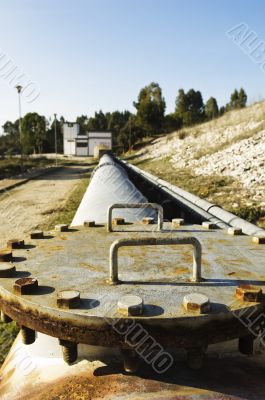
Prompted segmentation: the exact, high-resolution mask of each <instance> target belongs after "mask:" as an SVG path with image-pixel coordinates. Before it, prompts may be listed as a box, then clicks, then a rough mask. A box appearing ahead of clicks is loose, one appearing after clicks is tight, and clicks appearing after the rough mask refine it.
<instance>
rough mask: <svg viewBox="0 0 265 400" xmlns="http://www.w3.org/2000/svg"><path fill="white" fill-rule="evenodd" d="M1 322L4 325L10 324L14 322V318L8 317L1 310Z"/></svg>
mask: <svg viewBox="0 0 265 400" xmlns="http://www.w3.org/2000/svg"><path fill="white" fill-rule="evenodd" d="M1 321H2V322H3V323H4V324H9V323H10V322H12V321H13V320H12V318H10V317H9V316H8V315H6V314H5V313H4V312H3V311H2V310H1Z"/></svg>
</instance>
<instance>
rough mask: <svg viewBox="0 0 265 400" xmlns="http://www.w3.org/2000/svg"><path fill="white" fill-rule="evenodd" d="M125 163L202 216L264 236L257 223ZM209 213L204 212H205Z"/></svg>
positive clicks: (223, 225) (246, 232)
mask: <svg viewBox="0 0 265 400" xmlns="http://www.w3.org/2000/svg"><path fill="white" fill-rule="evenodd" d="M121 162H122V163H124V164H125V165H126V166H127V168H129V169H131V170H133V171H135V172H136V173H137V174H140V175H142V176H143V177H144V178H145V179H147V180H148V181H150V182H152V183H154V184H156V185H157V186H158V187H160V188H161V189H162V190H164V191H166V192H167V193H169V194H170V195H171V196H172V197H175V198H176V199H177V200H178V201H180V202H182V203H183V204H184V205H187V206H189V207H190V208H191V209H192V210H194V211H195V212H196V213H198V214H199V215H201V216H206V215H207V214H208V216H209V217H207V219H208V220H210V221H211V222H214V221H213V220H212V218H216V221H217V222H215V224H216V225H217V226H219V227H222V228H225V227H228V226H233V227H235V228H241V229H242V232H243V233H244V234H246V235H252V236H254V235H255V236H264V235H265V230H264V229H262V228H259V227H257V226H256V225H254V224H252V223H250V222H248V221H245V220H244V219H243V218H240V217H237V216H236V215H234V214H233V213H231V212H229V211H226V210H224V209H222V208H221V207H219V206H217V205H216V204H212V203H210V202H208V201H207V200H204V199H201V198H200V197H198V196H195V195H194V194H192V193H189V192H187V191H186V190H183V189H181V188H179V187H178V186H175V185H172V184H170V183H168V182H167V181H164V180H163V179H160V178H157V177H156V176H154V175H152V174H150V173H149V172H145V171H143V170H141V169H140V168H138V167H135V166H134V165H131V164H129V163H128V162H125V161H121ZM203 212H204V213H207V214H204V213H203Z"/></svg>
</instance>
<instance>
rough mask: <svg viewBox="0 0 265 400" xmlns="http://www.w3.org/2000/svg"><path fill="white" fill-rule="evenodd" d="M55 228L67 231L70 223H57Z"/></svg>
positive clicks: (59, 230)
mask: <svg viewBox="0 0 265 400" xmlns="http://www.w3.org/2000/svg"><path fill="white" fill-rule="evenodd" d="M54 229H55V230H56V231H58V232H67V231H68V229H69V225H67V224H58V225H55V227H54Z"/></svg>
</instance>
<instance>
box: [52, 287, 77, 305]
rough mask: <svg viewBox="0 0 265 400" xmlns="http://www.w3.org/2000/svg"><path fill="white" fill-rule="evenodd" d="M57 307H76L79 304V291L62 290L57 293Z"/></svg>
mask: <svg viewBox="0 0 265 400" xmlns="http://www.w3.org/2000/svg"><path fill="white" fill-rule="evenodd" d="M57 306H58V307H59V308H78V307H79V306H80V292H78V291H77V290H62V291H61V292H58V293H57Z"/></svg>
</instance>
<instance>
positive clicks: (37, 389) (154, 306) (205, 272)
mask: <svg viewBox="0 0 265 400" xmlns="http://www.w3.org/2000/svg"><path fill="white" fill-rule="evenodd" d="M120 163H121V162H120ZM126 169H127V170H128V171H132V172H133V173H134V174H137V176H140V177H142V178H143V179H144V180H145V182H147V183H148V182H150V184H152V185H153V186H158V187H159V188H160V189H161V190H162V191H163V192H164V193H165V194H166V196H167V197H168V198H169V197H170V198H174V199H176V202H175V203H174V206H175V207H176V203H178V204H179V206H180V207H183V208H184V209H187V210H189V211H190V212H191V213H194V215H196V214H197V215H199V216H200V218H201V219H202V220H205V219H207V220H210V221H211V222H215V223H216V225H218V224H219V227H227V226H228V225H227V224H226V222H224V221H223V220H222V219H221V218H220V219H219V218H217V217H215V216H214V215H213V214H212V208H214V207H212V208H211V207H209V206H208V204H210V203H207V202H205V201H204V200H201V199H199V198H197V197H196V196H194V195H190V194H188V193H186V192H184V191H182V190H181V189H179V188H176V187H175V186H174V185H170V184H168V183H167V182H165V181H163V180H161V179H158V178H155V177H153V176H152V175H151V174H148V173H145V172H143V171H141V170H140V169H139V168H137V167H133V166H131V165H130V164H128V163H123V164H120V165H118V164H117V163H116V162H115V159H113V158H112V157H110V156H109V155H104V156H103V157H102V158H101V159H100V162H99V165H98V167H97V168H96V169H95V171H94V173H93V177H92V179H91V182H90V184H89V186H88V188H87V191H86V193H85V195H84V198H83V199H82V201H81V203H80V206H79V208H78V210H77V212H76V215H75V217H74V219H73V221H72V223H71V227H70V228H69V227H68V225H67V224H60V225H57V226H56V227H55V228H54V229H53V230H51V231H49V232H47V233H43V232H39V231H37V233H36V232H32V233H31V235H30V238H27V239H26V242H25V243H24V240H22V238H21V240H15V239H14V240H11V241H9V247H8V248H7V249H5V250H4V251H2V253H1V252H0V257H1V265H0V308H1V316H2V320H3V321H5V322H6V323H7V322H10V321H12V320H13V321H16V322H17V324H18V325H19V326H20V327H21V333H20V334H19V336H18V337H17V339H16V341H15V343H14V344H13V346H12V348H11V350H10V353H9V355H8V356H7V358H6V360H5V362H4V364H3V366H2V368H1V371H0V398H1V399H3V400H18V399H20V400H21V399H22V400H25V399H26V398H33V399H34V400H43V399H44V398H45V399H48V400H49V399H54V398H60V399H68V398H69V399H70V398H73V399H74V398H79V397H80V398H91V399H94V398H95V399H99V398H101V399H108V400H116V399H118V398H120V399H127V398H128V400H129V399H130V400H134V399H138V398H141V399H146V400H151V399H154V398H160V399H162V398H163V399H165V400H173V399H176V398H180V399H183V400H184V399H186V398H187V396H186V395H187V386H188V387H189V388H191V391H190V392H189V393H188V396H189V398H197V397H198V396H205V395H206V396H207V398H208V399H209V400H210V399H211V400H216V399H217V398H220V397H219V394H220V392H222V394H221V396H222V399H227V400H229V399H231V396H230V392H229V391H230V390H231V387H233V393H236V394H238V395H240V396H241V394H242V393H241V392H242V390H241V389H242V387H243V386H244V385H239V384H238V385H237V387H235V386H231V385H232V383H233V384H234V382H232V383H230V384H229V382H230V381H229V378H230V376H231V377H232V378H231V379H234V370H235V365H236V364H235V360H237V361H238V360H239V364H238V365H239V366H240V365H242V362H243V361H242V358H239V359H238V358H237V357H238V350H239V352H241V353H243V354H248V355H250V354H255V346H256V348H257V350H258V351H259V352H260V344H259V342H258V341H257V340H256V341H255V342H254V339H255V338H256V337H257V335H256V336H255V335H254V334H253V331H250V329H249V326H248V325H247V324H245V323H244V322H245V321H244V320H243V321H242V320H241V318H242V316H244V315H245V316H246V318H249V320H248V323H249V322H251V320H250V318H252V320H253V321H254V323H256V321H257V320H258V318H263V316H264V311H265V304H264V300H263V292H264V291H265V284H264V280H263V279H262V276H263V263H264V261H263V260H264V256H265V248H264V247H263V242H260V244H256V245H255V246H256V247H255V248H254V249H253V243H252V242H251V240H250V238H249V237H247V236H240V237H238V238H236V240H235V238H234V237H233V236H231V235H228V234H227V232H226V231H225V230H221V229H215V228H211V229H208V228H205V227H204V226H200V225H197V224H190V223H186V221H184V220H182V223H181V224H180V225H179V226H175V225H174V223H171V221H165V220H163V213H164V211H165V210H162V207H161V205H160V204H154V203H151V202H147V199H146V197H145V196H144V195H143V194H142V193H141V192H140V191H139V190H138V189H137V188H136V186H135V185H134V184H133V183H132V182H131V181H130V180H129V176H130V174H127V172H126ZM130 190H131V192H128V191H130ZM188 195H189V196H188ZM117 200H118V201H117ZM148 200H150V199H148ZM199 200H201V201H199ZM195 202H196V204H195ZM125 203H126V204H125ZM212 206H213V205H212ZM126 207H127V208H128V207H129V210H130V212H129V213H128V211H126ZM142 207H143V208H142ZM203 207H204V208H205V209H203ZM207 207H208V208H207ZM117 210H118V211H117ZM155 210H156V211H157V213H158V218H157V222H158V223H157V224H154V222H155V218H153V217H150V215H155V216H156V213H155ZM115 211H116V214H114V215H113V212H115ZM123 212H124V213H125V212H126V214H122V213H123ZM138 212H141V213H142V214H136V213H138ZM121 215H122V216H124V217H125V219H126V221H124V223H123V224H121V225H122V226H117V224H115V223H114V222H117V221H115V220H117V219H122V218H121ZM140 216H143V220H140V221H139V220H138V219H139V218H140ZM112 217H114V218H113V219H112ZM194 219H195V218H194ZM92 220H93V221H92ZM128 220H129V221H135V222H131V223H126V222H127V221H128ZM92 222H93V223H92ZM173 222H174V221H173ZM175 222H176V221H175ZM102 224H105V225H106V226H104V225H102ZM250 225H251V224H250ZM106 228H107V229H106ZM44 239H45V240H44ZM237 239H238V240H237ZM264 239H265V238H264ZM24 244H25V245H24ZM10 246H11V247H10ZM255 250H257V251H255ZM238 255H240V257H238ZM235 257H238V259H236V260H235ZM13 262H14V263H15V264H16V265H14V264H13ZM33 277H34V278H33ZM259 321H261V322H262V319H259ZM135 329H137V330H135ZM258 334H259V335H260V333H258ZM259 337H260V336H259ZM137 340H138V341H137ZM224 342H225V343H224ZM256 344H257V345H256ZM208 346H209V349H207V348H208ZM183 350H184V353H185V359H186V362H187V365H188V366H189V368H193V369H196V368H199V367H203V360H204V358H205V357H207V355H208V354H209V355H210V356H209V361H208V366H206V368H205V369H204V370H203V371H202V372H200V375H199V384H198V377H197V378H196V379H194V377H195V374H194V373H191V374H189V370H188V369H184V368H182V367H181V373H182V376H181V381H179V376H180V375H179V370H178V369H177V368H176V366H175V371H174V373H173V374H172V370H171V369H170V368H171V366H172V365H173V362H174V360H175V359H176V360H178V362H182V361H184V356H183ZM206 352H207V354H206ZM216 354H218V355H219V354H221V356H220V358H222V359H223V360H221V359H219V358H218V357H217V358H216ZM225 354H229V355H228V356H224V357H223V355H225ZM231 354H232V357H231ZM161 356H162V357H163V359H162V360H161ZM211 357H212V358H213V359H214V362H215V364H212V368H209V363H210V362H212V361H210V360H211ZM225 357H226V358H225ZM117 360H118V363H120V364H122V363H123V368H124V370H125V371H126V373H130V374H131V375H130V377H128V376H124V374H123V373H122V372H121V366H120V367H119V368H120V369H118V370H117ZM243 360H244V363H245V366H244V369H243V368H242V371H241V376H243V372H244V371H246V374H245V375H244V377H242V379H243V380H244V383H245V385H247V384H248V382H249V380H250V381H251V379H252V380H253V382H252V381H251V382H250V386H251V389H249V392H251V395H252V394H253V392H254V391H258V395H259V394H260V393H261V397H257V396H256V397H255V395H256V393H254V394H253V398H254V397H255V398H257V399H259V400H260V399H263V398H264V397H262V396H263V393H264V391H263V390H261V386H260V385H261V384H262V383H263V380H262V377H261V379H259V377H260V376H261V374H260V370H262V369H260V366H259V365H256V364H255V363H256V359H254V360H253V361H252V360H251V358H250V357H248V358H244V359H243ZM161 361H164V363H166V364H163V363H162V362H161ZM261 361H262V360H261ZM262 362H263V361H262ZM164 365H166V367H167V369H166V370H165V369H164V368H165V367H164ZM210 365H211V364H210ZM177 366H178V364H177ZM159 368H160V369H159ZM161 368H162V369H161ZM261 368H262V367H261ZM137 369H138V370H139V373H140V374H135V372H136V371H137ZM220 369H223V372H222V374H221V377H220V373H219V371H220ZM254 369H255V371H257V369H258V372H257V373H254V372H253V374H252V376H250V374H249V371H254ZM183 371H184V373H183ZM215 372H216V374H217V376H215V375H214V374H215ZM145 374H146V375H145ZM225 374H226V375H225ZM184 376H185V379H186V381H187V383H188V384H185V381H184V379H183V378H184ZM222 376H225V378H227V377H228V378H227V379H228V381H227V382H228V384H227V382H226V381H225V382H224V381H222V382H220V379H222ZM253 376H254V378H255V377H257V379H256V380H255V381H254V378H253ZM154 382H155V384H154ZM169 382H170V385H169ZM209 382H210V383H211V385H209ZM216 382H218V385H217V384H216ZM214 385H216V387H214ZM217 386H218V387H217ZM182 387H183V388H184V390H182V389H181V388H182ZM209 387H211V389H209ZM201 389H204V390H203V392H201ZM262 389H263V388H262ZM182 393H184V394H183V396H182ZM237 398H238V399H241V398H242V399H243V398H246V397H245V396H244V393H243V395H242V397H237Z"/></svg>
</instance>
